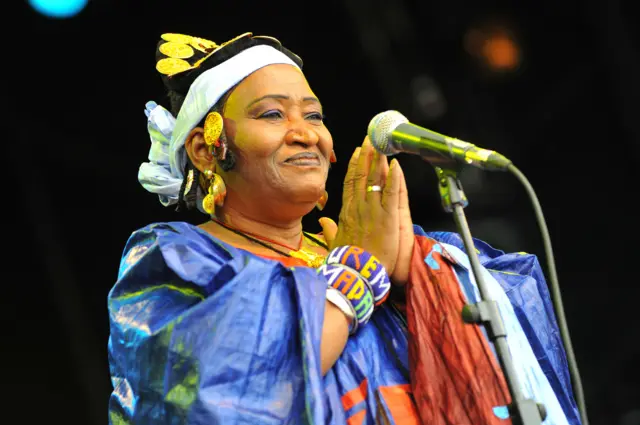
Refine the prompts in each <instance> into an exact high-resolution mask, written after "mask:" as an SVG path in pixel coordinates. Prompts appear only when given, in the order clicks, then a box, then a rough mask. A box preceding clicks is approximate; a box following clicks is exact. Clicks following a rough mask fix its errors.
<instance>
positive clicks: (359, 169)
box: [353, 136, 373, 200]
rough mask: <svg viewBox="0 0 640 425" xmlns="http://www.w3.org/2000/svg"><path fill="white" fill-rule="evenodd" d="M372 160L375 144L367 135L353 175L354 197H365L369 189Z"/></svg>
mask: <svg viewBox="0 0 640 425" xmlns="http://www.w3.org/2000/svg"><path fill="white" fill-rule="evenodd" d="M372 160H373V146H371V142H370V141H369V136H367V137H365V138H364V142H362V150H360V157H359V158H358V164H357V166H356V169H355V173H354V175H353V180H354V197H355V198H357V199H362V200H364V199H365V194H366V191H367V175H368V174H369V168H371V161H372Z"/></svg>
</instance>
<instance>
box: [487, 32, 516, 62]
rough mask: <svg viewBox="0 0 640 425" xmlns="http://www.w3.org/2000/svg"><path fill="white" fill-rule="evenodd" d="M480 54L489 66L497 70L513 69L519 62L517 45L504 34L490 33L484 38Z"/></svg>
mask: <svg viewBox="0 0 640 425" xmlns="http://www.w3.org/2000/svg"><path fill="white" fill-rule="evenodd" d="M482 55H483V56H484V58H485V60H486V61H487V64H488V65H489V66H490V67H492V68H495V69H499V70H510V69H514V68H516V67H517V66H518V63H519V62H520V52H519V50H518V47H517V46H516V44H515V43H514V42H513V40H512V39H511V38H510V37H508V36H507V35H506V34H491V35H490V36H489V37H488V38H487V39H485V40H484V43H483V44H482Z"/></svg>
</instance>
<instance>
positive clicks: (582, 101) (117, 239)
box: [0, 0, 640, 425]
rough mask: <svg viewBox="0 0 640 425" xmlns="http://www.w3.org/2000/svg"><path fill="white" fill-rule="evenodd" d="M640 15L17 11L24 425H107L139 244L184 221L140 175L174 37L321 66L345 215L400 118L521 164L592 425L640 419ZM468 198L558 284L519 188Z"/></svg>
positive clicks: (14, 303)
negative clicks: (369, 149)
mask: <svg viewBox="0 0 640 425" xmlns="http://www.w3.org/2000/svg"><path fill="white" fill-rule="evenodd" d="M633 4H634V3H633V2H632V1H630V0H627V1H622V0H598V1H590V2H584V1H558V0H538V1H531V0H526V1H522V0H521V1H493V2H491V1H473V0H446V1H445V0H422V1H415V0H350V1H344V2H341V1H325V2H293V1H285V0H282V1H279V2H258V1H238V0H233V1H226V2H217V1H193V0H181V1H173V2H169V1H164V0H155V1H149V0H137V1H135V2H123V1H118V2H116V1H108V0H92V1H90V2H89V4H88V6H87V8H86V9H85V10H84V11H83V12H82V13H81V14H80V15H78V16H76V17H74V18H70V19H67V20H56V19H48V18H45V17H43V16H40V15H38V14H37V13H36V12H35V11H33V10H32V9H31V8H30V7H29V6H28V5H27V4H26V3H21V5H20V7H19V8H18V9H17V12H18V14H16V15H14V14H10V15H6V16H5V24H8V25H10V26H13V25H16V26H17V27H18V28H19V29H18V30H15V31H16V32H13V35H8V36H6V37H4V43H5V44H4V46H5V49H4V58H3V66H2V68H3V80H4V87H3V92H4V94H5V96H4V97H5V105H6V108H5V113H4V114H3V117H4V125H3V128H4V129H9V133H8V137H7V138H6V139H5V146H6V148H8V151H7V152H6V153H5V157H6V158H8V159H9V161H8V163H9V165H10V166H9V168H8V169H5V181H6V184H5V190H4V193H5V202H4V205H5V211H7V212H8V213H9V214H10V216H9V217H8V219H7V221H6V222H5V225H6V226H7V227H8V228H9V232H10V235H11V236H10V238H9V241H10V243H9V251H10V252H11V255H10V257H9V258H8V259H7V263H6V264H5V267H4V268H5V270H8V271H9V273H8V278H6V280H5V282H4V290H3V292H2V295H0V296H1V297H2V301H3V308H2V315H3V316H5V317H4V320H3V324H4V337H3V338H2V339H1V340H2V364H3V366H4V367H3V373H2V376H3V383H2V387H3V388H4V390H3V394H7V395H8V396H9V401H7V396H6V395H5V396H3V399H4V401H5V402H6V403H3V404H4V407H3V414H2V417H3V418H7V419H9V418H10V419H12V420H14V421H16V420H19V421H20V423H34V424H35V423H43V422H45V421H47V422H50V421H52V420H53V421H56V422H57V421H58V420H61V421H64V422H65V423H67V424H75V423H78V424H81V423H82V424H92V425H93V424H95V425H98V424H105V423H106V422H107V400H108V397H109V393H110V390H111V386H110V381H109V372H108V364H107V338H108V316H107V310H106V300H107V293H108V291H109V289H110V288H111V286H112V285H113V284H114V282H115V279H116V274H117V270H118V263H119V259H120V254H121V252H122V249H123V247H124V244H125V242H126V240H127V238H128V236H129V235H130V234H131V232H133V231H134V230H136V229H137V228H139V227H142V226H144V225H146V224H148V223H149V222H154V221H166V220H180V219H182V218H183V217H182V216H180V215H179V214H178V213H176V212H174V211H173V210H171V209H166V208H163V207H162V206H161V205H160V203H159V202H158V201H157V198H156V196H155V195H152V194H150V193H147V192H146V191H145V190H144V189H143V188H142V187H141V186H140V185H139V183H138V181H137V171H138V167H139V165H140V163H141V162H143V161H146V157H147V153H148V149H149V146H150V145H149V139H148V135H147V133H146V119H145V117H144V115H143V111H144V104H145V102H147V101H148V100H155V101H157V102H158V103H160V104H163V105H166V106H168V102H167V99H166V98H165V96H164V91H163V87H162V84H161V81H160V77H159V75H158V74H157V72H156V71H155V68H154V66H155V62H154V52H155V46H156V42H157V40H158V39H159V36H160V34H162V33H164V32H177V33H185V34H190V35H196V36H200V37H203V38H208V39H210V40H213V41H216V42H223V41H226V40H228V39H230V38H232V37H234V36H236V35H238V34H240V33H243V32H246V31H251V32H253V33H254V34H256V35H260V34H265V35H271V36H274V37H276V38H278V39H279V40H280V41H282V43H283V44H284V45H285V46H287V47H288V48H289V49H291V50H292V51H294V52H296V53H297V54H299V55H300V56H301V57H302V58H303V60H304V61H305V68H304V69H305V74H306V75H307V78H308V80H309V81H310V83H311V86H312V88H313V90H314V91H315V93H316V94H317V95H318V96H319V97H320V99H321V100H322V102H323V105H324V109H325V112H326V114H327V116H328V118H327V126H328V127H329V128H330V130H331V131H332V134H333V137H334V141H335V144H336V152H337V155H338V158H339V162H338V163H337V164H336V165H337V166H336V167H334V169H333V170H332V172H331V175H330V178H329V183H328V190H329V193H330V200H329V204H328V206H327V209H326V210H325V212H326V213H327V215H329V216H332V217H334V218H336V217H337V215H338V212H339V202H338V199H339V198H340V193H341V184H342V179H343V177H344V172H345V170H346V163H347V160H348V158H349V156H350V154H351V152H352V151H353V149H354V148H355V147H356V146H357V145H359V144H360V143H361V142H362V140H363V137H364V136H365V133H366V128H367V124H368V123H369V120H370V119H371V118H372V117H373V116H374V115H375V114H377V113H378V112H382V111H384V110H387V109H397V110H399V111H401V112H402V113H404V115H406V116H407V117H408V118H409V119H410V120H411V121H412V122H414V123H416V124H419V125H422V126H424V127H427V128H430V129H433V130H435V131H438V132H441V133H444V134H448V135H451V136H454V137H458V138H460V139H463V140H468V141H471V142H473V143H475V144H477V145H479V146H482V147H485V148H489V149H494V150H497V151H499V152H501V153H502V154H504V155H505V156H507V157H509V158H511V159H512V160H513V161H514V163H515V164H516V165H517V166H518V167H519V168H520V169H521V170H522V171H523V172H524V174H525V175H526V176H527V177H528V179H529V180H530V182H531V184H532V185H533V187H534V188H535V190H536V193H537V194H538V197H539V199H540V202H541V204H542V208H543V210H544V213H545V216H546V219H547V224H548V226H549V229H550V232H551V238H552V242H553V247H554V250H555V254H556V265H557V269H558V276H559V281H560V287H561V292H562V297H563V301H564V305H565V312H566V316H567V322H568V326H569V329H570V332H571V336H572V341H573V345H574V349H575V353H576V357H577V361H578V365H579V368H580V371H581V376H582V381H583V386H584V390H585V394H586V402H587V407H588V411H589V417H590V422H591V424H593V425H596V424H597V425H600V424H602V425H609V424H614V425H618V424H619V425H623V424H624V425H629V424H631V423H638V422H635V421H634V420H633V419H632V414H633V413H632V412H633V411H634V410H635V412H636V418H637V412H638V409H640V394H639V392H638V379H639V376H638V369H639V368H638V365H637V363H638V360H639V359H640V356H639V351H638V345H639V339H640V331H639V327H638V315H637V308H638V307H637V305H638V303H637V299H638V291H637V286H638V277H637V276H638V274H637V272H635V271H634V269H635V268H636V267H637V262H638V253H639V251H638V248H637V244H636V243H635V240H636V238H637V237H638V233H639V232H638V225H637V214H636V212H635V210H634V208H635V207H634V204H635V202H634V201H635V200H636V199H635V198H636V197H637V187H638V186H637V180H638V179H637V178H636V168H637V165H636V161H635V159H636V158H637V156H638V154H639V153H640V127H639V126H638V116H639V114H638V113H639V112H640V108H638V105H637V102H638V101H639V100H640V84H639V82H638V81H639V78H640V59H639V58H640V37H639V35H640V31H638V27H637V21H638V18H639V17H640V15H639V14H638V12H637V11H636V10H637V7H633V6H632V5H633ZM14 19H15V21H14ZM496 31H498V32H497V33H498V34H500V31H502V32H505V31H506V33H507V34H509V35H510V37H511V38H510V39H511V40H512V42H513V43H514V45H515V46H516V47H517V49H518V52H519V59H520V60H519V62H518V63H517V66H515V68H511V69H507V70H505V69H497V68H495V67H493V68H492V67H491V66H489V65H488V62H487V60H486V57H485V56H483V55H482V54H478V49H480V51H482V46H485V47H486V46H488V45H487V44H486V43H487V40H491V39H492V38H491V35H492V34H496ZM478 46H479V47H478ZM7 96H8V101H6V98H7ZM400 161H401V164H402V166H403V168H404V169H405V173H406V174H407V179H408V182H409V193H410V199H411V209H412V214H413V218H414V221H415V222H416V223H417V224H420V225H422V226H423V227H425V228H426V229H428V230H436V229H444V230H454V225H453V220H452V217H451V216H450V215H448V214H446V213H444V212H443V210H442V208H441V206H440V199H439V195H438V189H437V185H436V180H435V174H434V172H433V169H432V168H431V167H430V166H429V164H427V163H425V162H423V161H421V160H419V159H418V158H415V157H409V156H401V157H400ZM462 182H463V185H464V188H465V192H466V194H467V196H468V197H469V201H470V205H469V206H468V207H467V208H466V210H465V211H466V214H467V217H468V219H469V222H470V226H471V231H472V234H473V235H474V236H475V237H478V238H481V239H484V240H485V241H487V242H489V243H491V244H492V245H494V246H495V247H498V248H501V249H503V250H506V251H527V252H533V253H536V254H538V255H539V256H540V258H541V261H543V266H544V267H545V270H546V263H544V255H543V251H542V245H541V237H540V233H539V230H538V228H537V225H536V222H535V218H534V215H533V210H532V207H531V204H530V203H529V200H528V199H527V197H526V194H525V191H524V188H523V187H522V186H521V185H520V184H519V183H518V182H517V180H516V179H515V178H514V177H513V176H512V175H510V174H507V173H490V172H484V171H478V170H475V169H469V170H466V171H465V172H464V173H463V175H462ZM318 217H319V215H318V214H316V213H313V214H312V215H311V216H310V217H308V219H307V220H306V223H305V224H306V228H307V229H308V230H311V231H318V230H319V226H318V225H317V221H316V220H317V218H318ZM636 420H637V419H636ZM2 422H3V423H4V419H3V420H2ZM7 423H9V422H7ZM11 423H13V422H11Z"/></svg>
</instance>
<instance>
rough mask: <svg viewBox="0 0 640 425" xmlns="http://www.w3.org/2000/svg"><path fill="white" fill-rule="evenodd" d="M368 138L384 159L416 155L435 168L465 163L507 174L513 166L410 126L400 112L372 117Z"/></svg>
mask: <svg viewBox="0 0 640 425" xmlns="http://www.w3.org/2000/svg"><path fill="white" fill-rule="evenodd" d="M367 134H368V135H369V139H370V140H371V144H372V145H373V147H374V148H375V149H376V150H377V151H378V152H380V153H382V154H384V155H394V154H396V153H401V152H405V153H410V154H417V155H419V156H421V157H422V158H423V159H424V160H426V161H429V162H430V163H431V164H432V165H434V166H436V167H441V168H451V167H455V166H456V165H458V164H459V163H463V164H468V165H473V166H475V167H478V168H482V169H485V170H493V171H505V170H506V169H507V167H508V166H509V165H510V164H511V161H510V160H509V159H507V158H505V157H504V156H502V155H500V154H499V153H497V152H494V151H490V150H487V149H482V148H479V147H477V146H476V145H474V144H471V143H468V142H464V141H462V140H458V139H454V138H452V137H447V136H443V135H442V134H440V133H436V132H435V131H431V130H427V129H426V128H422V127H419V126H417V125H415V124H411V123H410V122H409V120H408V119H407V118H406V117H405V116H404V115H402V114H401V113H400V112H398V111H386V112H381V113H379V114H378V115H376V116H375V117H373V119H372V120H371V122H370V123H369V127H368V128H367Z"/></svg>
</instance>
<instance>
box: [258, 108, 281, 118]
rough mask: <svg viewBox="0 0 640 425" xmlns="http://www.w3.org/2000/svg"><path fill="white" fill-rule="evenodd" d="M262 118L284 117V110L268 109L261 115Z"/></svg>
mask: <svg viewBox="0 0 640 425" xmlns="http://www.w3.org/2000/svg"><path fill="white" fill-rule="evenodd" d="M260 118H268V119H275V118H282V112H280V111H277V110H276V111H267V112H265V113H264V114H262V115H260Z"/></svg>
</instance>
